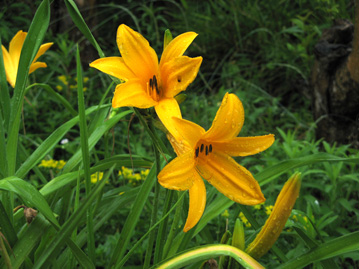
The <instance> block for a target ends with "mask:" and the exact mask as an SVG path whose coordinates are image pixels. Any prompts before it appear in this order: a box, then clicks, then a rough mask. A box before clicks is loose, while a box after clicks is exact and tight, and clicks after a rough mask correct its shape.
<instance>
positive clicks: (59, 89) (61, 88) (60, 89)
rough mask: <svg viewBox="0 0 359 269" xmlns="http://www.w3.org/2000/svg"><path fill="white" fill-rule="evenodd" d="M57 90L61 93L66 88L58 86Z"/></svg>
mask: <svg viewBox="0 0 359 269" xmlns="http://www.w3.org/2000/svg"><path fill="white" fill-rule="evenodd" d="M56 89H57V90H58V91H59V92H61V91H62V90H63V89H64V88H63V87H62V86H60V85H57V86H56Z"/></svg>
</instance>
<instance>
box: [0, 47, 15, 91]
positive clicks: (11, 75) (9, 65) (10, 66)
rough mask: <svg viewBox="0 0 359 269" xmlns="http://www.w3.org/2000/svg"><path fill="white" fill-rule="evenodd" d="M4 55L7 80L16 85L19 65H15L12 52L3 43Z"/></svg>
mask: <svg viewBox="0 0 359 269" xmlns="http://www.w3.org/2000/svg"><path fill="white" fill-rule="evenodd" d="M1 50H2V55H3V59H4V67H5V73H6V80H7V81H8V82H9V84H10V85H11V87H13V88H14V87H15V81H16V75H17V65H14V63H13V62H12V59H11V57H10V54H9V53H8V51H7V49H6V48H5V47H4V46H2V45H1Z"/></svg>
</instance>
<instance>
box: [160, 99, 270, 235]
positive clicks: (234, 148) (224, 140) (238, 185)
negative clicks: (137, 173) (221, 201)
mask: <svg viewBox="0 0 359 269" xmlns="http://www.w3.org/2000/svg"><path fill="white" fill-rule="evenodd" d="M243 123H244V109H243V105H242V103H241V101H240V100H239V99H238V97H237V96H236V95H234V94H228V93H226V95H225V96H224V98H223V101H222V104H221V106H220V108H219V110H218V111H217V115H216V117H215V119H214V120H213V123H212V126H211V128H210V129H209V130H208V131H205V130H204V129H203V128H202V127H201V126H199V125H197V124H195V123H193V122H190V121H187V120H183V119H180V118H173V125H174V127H175V128H176V130H177V132H178V133H179V134H180V135H181V137H182V139H181V140H180V141H178V140H176V139H174V138H173V137H171V135H168V137H169V140H170V142H171V144H172V146H173V148H174V150H175V152H176V154H177V156H178V157H177V158H175V159H174V160H172V161H171V162H170V163H169V164H167V165H166V166H165V167H164V168H163V169H162V171H161V172H160V173H159V175H158V181H159V183H160V184H161V185H162V186H163V187H165V188H168V189H173V190H180V191H183V190H189V211H188V217H187V221H186V224H185V226H184V228H183V230H184V231H185V232H186V231H188V230H190V229H191V228H192V227H194V226H195V225H196V224H197V222H198V221H199V219H200V218H201V216H202V214H203V212H204V208H205V204H206V189H205V185H204V183H203V180H202V177H203V178H204V179H206V180H207V181H208V182H209V183H211V184H212V185H213V186H214V187H215V188H216V189H217V190H218V191H220V192H221V193H223V194H224V195H225V196H227V197H228V198H229V199H231V200H233V201H235V202H237V203H240V204H245V205H256V204H260V203H262V202H264V201H265V198H264V196H263V194H262V192H261V189H260V187H259V184H258V182H257V181H256V180H255V179H254V177H253V176H252V174H251V173H250V172H249V171H248V170H247V169H246V168H244V167H243V166H241V165H239V164H238V163H237V162H236V161H235V160H234V159H233V158H232V157H231V156H248V155H253V154H256V153H259V152H261V151H263V150H265V149H267V148H268V147H270V146H271V145H272V144H273V142H274V135H272V134H269V135H264V136H254V137H237V135H238V133H239V132H240V130H241V128H242V126H243Z"/></svg>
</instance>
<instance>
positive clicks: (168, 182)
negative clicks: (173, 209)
mask: <svg viewBox="0 0 359 269" xmlns="http://www.w3.org/2000/svg"><path fill="white" fill-rule="evenodd" d="M194 166H195V162H194V159H193V151H189V152H187V153H185V154H183V155H181V156H178V157H177V158H175V159H173V160H172V161H171V162H170V163H169V164H167V165H166V166H165V167H164V168H163V169H162V171H161V172H160V173H159V174H158V182H159V183H160V184H161V185H162V186H163V187H165V188H167V189H171V190H177V191H184V190H188V189H189V188H191V187H192V186H193V183H194V180H195V178H196V177H198V173H197V171H196V170H195V169H194Z"/></svg>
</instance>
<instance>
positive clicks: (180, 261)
mask: <svg viewBox="0 0 359 269" xmlns="http://www.w3.org/2000/svg"><path fill="white" fill-rule="evenodd" d="M222 255H226V256H230V257H232V258H233V259H234V260H236V261H237V262H238V263H240V264H241V265H242V266H243V267H244V268H258V269H259V268H264V267H263V266H262V265H261V264H259V263H258V262H257V261H256V260H254V259H253V258H252V257H251V256H249V255H248V254H247V253H245V252H244V251H241V250H239V249H238V248H235V247H233V246H228V245H220V244H218V245H206V246H201V247H197V248H194V249H192V250H190V251H187V252H184V253H182V254H179V255H178V256H176V257H173V258H170V259H169V260H167V261H165V262H164V263H162V264H161V265H159V266H158V265H156V266H155V267H154V268H158V269H176V268H182V267H184V266H186V265H190V264H193V263H195V262H199V261H205V260H208V259H211V258H214V257H218V256H222Z"/></svg>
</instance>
